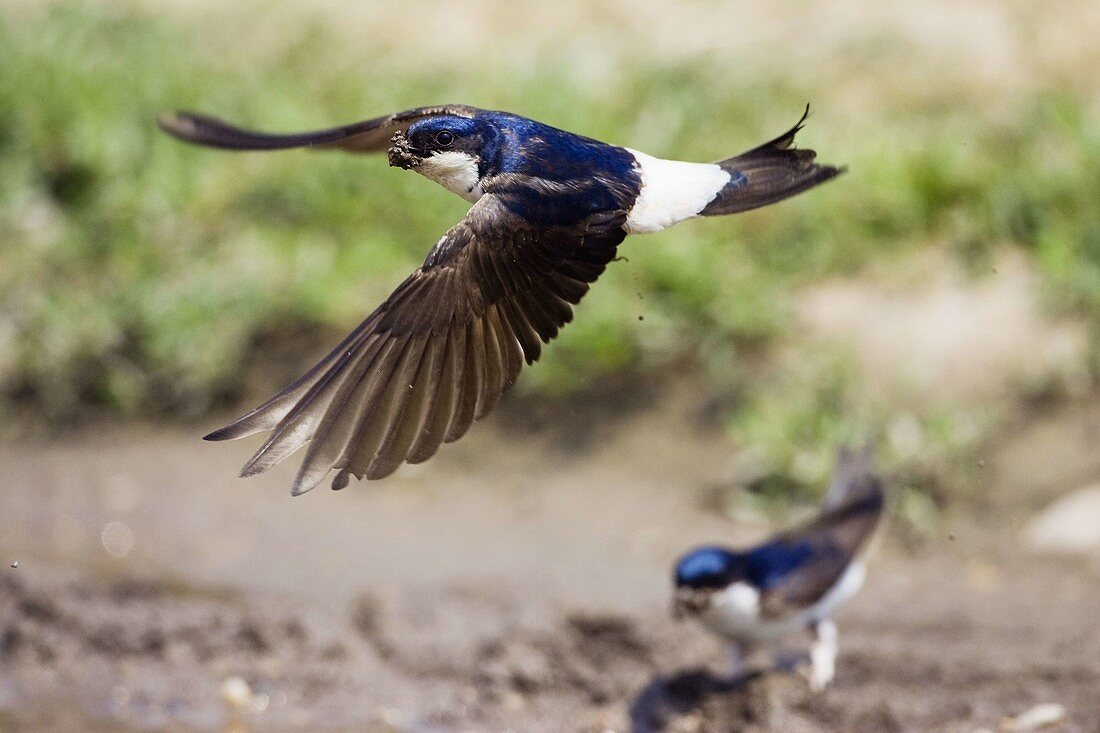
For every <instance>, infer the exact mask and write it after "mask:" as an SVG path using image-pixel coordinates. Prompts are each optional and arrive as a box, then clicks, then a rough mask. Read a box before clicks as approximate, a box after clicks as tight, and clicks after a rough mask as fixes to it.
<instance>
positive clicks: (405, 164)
mask: <svg viewBox="0 0 1100 733" xmlns="http://www.w3.org/2000/svg"><path fill="white" fill-rule="evenodd" d="M389 157H390V165H392V166H393V167H394V168H404V169H405V170H410V169H412V168H415V167H416V166H418V165H420V163H421V161H422V160H423V159H422V158H421V157H420V156H419V155H417V154H416V151H415V150H414V149H413V147H412V145H410V144H409V139H408V138H407V137H405V133H403V132H401V131H400V130H398V131H397V132H395V133H394V134H393V138H392V139H391V140H390V155H389Z"/></svg>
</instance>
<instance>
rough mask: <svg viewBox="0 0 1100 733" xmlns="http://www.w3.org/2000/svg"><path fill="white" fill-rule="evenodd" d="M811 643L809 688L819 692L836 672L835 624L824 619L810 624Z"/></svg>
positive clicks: (831, 679)
mask: <svg viewBox="0 0 1100 733" xmlns="http://www.w3.org/2000/svg"><path fill="white" fill-rule="evenodd" d="M810 633H811V634H812V635H813V644H811V645H810V673H809V680H810V689H811V690H813V691H814V692H821V691H822V690H824V689H825V687H826V686H827V685H828V684H829V683H830V682H832V681H833V675H834V674H835V673H836V654H837V631H836V624H835V623H833V622H832V621H830V620H829V619H825V620H823V621H818V622H816V623H814V624H813V625H811V626H810Z"/></svg>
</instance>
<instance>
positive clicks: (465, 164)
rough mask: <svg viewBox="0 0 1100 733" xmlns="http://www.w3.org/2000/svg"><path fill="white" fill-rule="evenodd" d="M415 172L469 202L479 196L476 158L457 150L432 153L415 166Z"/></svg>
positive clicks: (473, 201) (474, 200)
mask: <svg viewBox="0 0 1100 733" xmlns="http://www.w3.org/2000/svg"><path fill="white" fill-rule="evenodd" d="M416 172H417V173H419V174H421V175H422V176H424V177H425V178H430V179H432V180H433V181H435V182H436V183H438V184H439V185H440V186H443V188H445V189H447V190H448V191H452V192H454V193H457V194H458V195H459V196H461V197H462V198H464V199H466V200H467V201H469V202H470V203H475V202H477V200H478V199H479V198H481V186H480V185H479V183H478V181H479V178H480V177H479V176H478V172H477V158H475V157H474V156H472V155H470V154H469V153H460V152H458V151H457V150H442V151H438V152H435V153H432V155H431V157H430V158H425V159H424V160H423V161H422V162H421V163H420V165H418V166H416Z"/></svg>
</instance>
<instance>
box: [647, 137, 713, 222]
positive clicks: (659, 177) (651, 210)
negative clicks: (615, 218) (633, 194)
mask: <svg viewBox="0 0 1100 733" xmlns="http://www.w3.org/2000/svg"><path fill="white" fill-rule="evenodd" d="M627 150H628V151H629V152H630V153H631V154H632V155H633V156H634V158H635V159H636V160H637V161H638V174H639V175H640V176H641V178H642V190H641V193H640V194H638V200H637V201H635V202H634V208H632V209H631V210H630V213H629V214H628V215H627V217H626V228H627V230H628V231H630V232H631V233H643V232H659V231H661V230H662V229H666V228H668V227H670V226H672V225H673V224H675V223H676V222H680V221H683V220H684V219H690V218H691V217H693V216H695V215H697V214H698V213H699V212H700V211H702V210H703V209H705V208H706V206H707V204H709V203H710V202H711V201H713V200H714V197H715V196H717V195H718V192H719V191H721V190H722V189H723V188H724V187H725V185H726V184H727V183H729V181H730V174H729V173H727V172H726V171H724V170H722V168H721V166H718V165H715V164H714V163H686V162H684V161H681V160H664V159H662V158H654V157H653V156H652V155H646V154H645V153H642V152H639V151H637V150H631V149H630V148H627Z"/></svg>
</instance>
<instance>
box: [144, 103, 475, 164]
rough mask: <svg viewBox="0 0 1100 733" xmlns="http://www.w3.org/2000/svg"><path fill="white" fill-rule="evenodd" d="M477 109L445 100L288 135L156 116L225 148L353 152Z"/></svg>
mask: <svg viewBox="0 0 1100 733" xmlns="http://www.w3.org/2000/svg"><path fill="white" fill-rule="evenodd" d="M478 112H480V110H478V109H477V108H476V107H467V106H466V105H462V104H443V105H437V106H434V107H419V108H417V109H409V110H405V111H404V112H394V113H393V114H390V115H384V116H382V117H375V118H374V119H370V120H364V121H363V122H356V123H353V124H351V125H345V126H343V127H334V128H331V129H328V130H313V131H311V132H298V133H291V134H287V135H276V134H272V133H267V132H256V131H253V130H245V129H243V128H240V127H235V126H234V125H231V124H229V123H228V122H223V121H222V120H219V119H217V118H215V117H208V116H206V115H200V114H195V113H191V112H176V113H175V114H169V115H161V116H160V117H158V118H157V124H158V125H159V126H160V128H161V129H162V130H164V131H165V132H167V133H169V134H170V135H174V136H175V137H178V138H179V139H181V140H186V141H187V142H190V143H195V144H196V145H206V146H208V147H211V148H221V149H223V150H285V149H287V148H306V147H309V148H337V149H340V150H347V151H349V152H353V153H377V152H381V151H383V150H386V149H387V148H388V147H389V145H390V138H392V137H393V134H394V133H395V132H398V131H401V132H404V131H405V130H407V129H408V127H409V125H411V124H412V123H414V122H416V121H417V120H420V119H424V118H425V117H437V116H440V115H447V116H453V117H473V116H474V115H475V114H477V113H478Z"/></svg>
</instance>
